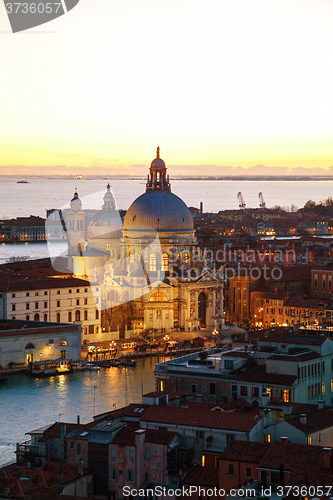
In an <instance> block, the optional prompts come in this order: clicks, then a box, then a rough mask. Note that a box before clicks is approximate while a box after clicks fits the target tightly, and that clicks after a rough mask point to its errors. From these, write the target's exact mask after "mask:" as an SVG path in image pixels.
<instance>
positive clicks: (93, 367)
mask: <svg viewBox="0 0 333 500" xmlns="http://www.w3.org/2000/svg"><path fill="white" fill-rule="evenodd" d="M84 369H85V370H99V369H100V368H99V366H97V365H94V364H93V363H86V364H85V365H84Z"/></svg>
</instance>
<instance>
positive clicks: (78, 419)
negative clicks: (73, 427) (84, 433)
mask: <svg viewBox="0 0 333 500" xmlns="http://www.w3.org/2000/svg"><path fill="white" fill-rule="evenodd" d="M76 422H77V425H80V415H78V416H77V419H76Z"/></svg>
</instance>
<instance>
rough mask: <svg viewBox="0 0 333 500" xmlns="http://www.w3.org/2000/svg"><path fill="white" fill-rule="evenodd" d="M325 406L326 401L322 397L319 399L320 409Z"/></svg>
mask: <svg viewBox="0 0 333 500" xmlns="http://www.w3.org/2000/svg"><path fill="white" fill-rule="evenodd" d="M324 407H325V401H323V400H322V399H319V401H318V410H321V409H322V408H324Z"/></svg>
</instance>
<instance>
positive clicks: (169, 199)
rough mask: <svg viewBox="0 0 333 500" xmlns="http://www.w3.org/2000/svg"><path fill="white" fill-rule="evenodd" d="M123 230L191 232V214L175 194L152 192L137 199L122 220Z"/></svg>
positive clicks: (192, 228) (192, 227)
mask: <svg viewBox="0 0 333 500" xmlns="http://www.w3.org/2000/svg"><path fill="white" fill-rule="evenodd" d="M124 228H125V229H135V228H138V229H139V228H150V229H155V230H156V231H168V232H173V231H176V232H179V231H193V230H194V226H193V218H192V215H191V212H190V211H189V209H188V208H187V206H186V205H185V203H184V202H183V200H181V199H180V198H179V197H178V196H176V195H175V194H173V193H171V192H168V191H162V190H158V189H157V190H154V191H147V192H146V193H144V194H142V195H141V196H139V198H137V199H136V200H135V201H134V202H133V203H132V205H131V206H130V208H129V209H128V210H127V213H126V215H125V218H124Z"/></svg>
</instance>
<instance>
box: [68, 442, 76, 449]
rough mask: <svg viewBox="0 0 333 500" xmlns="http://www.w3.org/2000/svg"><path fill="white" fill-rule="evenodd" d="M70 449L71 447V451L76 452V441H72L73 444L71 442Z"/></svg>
mask: <svg viewBox="0 0 333 500" xmlns="http://www.w3.org/2000/svg"><path fill="white" fill-rule="evenodd" d="M69 447H70V449H71V450H74V448H75V443H74V441H71V442H70V445H69Z"/></svg>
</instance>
